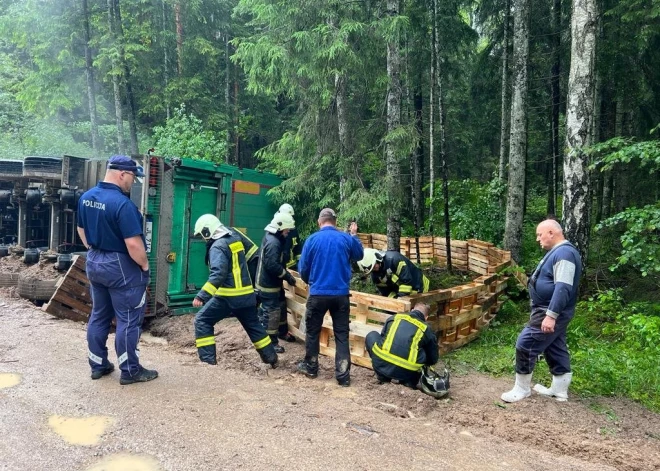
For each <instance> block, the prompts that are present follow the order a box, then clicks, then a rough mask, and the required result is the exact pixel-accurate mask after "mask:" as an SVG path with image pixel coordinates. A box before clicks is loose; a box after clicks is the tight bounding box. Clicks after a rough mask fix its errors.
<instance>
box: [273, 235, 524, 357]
mask: <svg viewBox="0 0 660 471" xmlns="http://www.w3.org/2000/svg"><path fill="white" fill-rule="evenodd" d="M358 237H359V238H360V241H361V242H362V245H363V247H365V248H375V249H377V250H386V248H387V236H385V235H383V234H358ZM446 247H447V245H446V242H445V239H444V238H441V237H420V238H419V255H420V259H421V261H422V263H428V262H433V263H435V264H437V265H439V266H446V262H447V260H446ZM400 251H401V253H402V254H404V255H405V256H407V257H408V258H410V259H411V260H413V262H415V261H416V259H417V252H418V248H417V242H416V241H415V238H412V237H402V238H401V245H400ZM451 256H452V263H453V265H454V266H455V267H457V268H462V269H469V270H471V271H473V272H476V273H478V274H480V275H481V276H479V277H478V278H476V279H475V280H474V281H472V282H471V283H466V284H464V285H461V286H456V287H454V288H451V289H440V290H434V291H430V292H428V293H421V294H416V295H414V296H410V297H404V298H399V299H391V298H385V297H383V296H378V295H372V294H366V293H360V292H357V291H351V324H350V326H351V331H350V335H349V342H350V348H351V361H352V362H353V363H355V364H357V365H361V366H365V367H367V368H371V360H370V358H369V354H368V353H367V351H366V349H365V347H364V339H365V337H366V336H367V335H368V334H369V332H372V331H374V330H378V331H380V330H381V328H382V325H383V324H384V322H385V321H386V320H387V318H388V317H389V316H391V315H392V314H396V313H398V312H409V311H410V309H411V308H412V307H413V306H414V305H415V304H416V303H418V302H424V303H427V304H429V305H430V306H431V313H430V314H429V318H428V320H427V323H428V325H429V326H430V328H432V329H433V330H434V331H435V333H436V335H437V337H438V344H439V347H440V351H441V352H442V353H446V352H448V351H451V350H454V349H456V348H459V347H461V346H463V345H465V344H467V343H469V342H471V341H472V340H474V339H475V338H477V336H478V335H479V332H480V331H481V330H482V329H484V328H485V327H486V326H488V325H489V324H490V322H491V320H492V319H493V318H494V317H495V316H496V314H497V311H498V310H499V308H500V307H501V305H502V303H503V300H502V297H503V294H504V293H505V292H506V289H507V287H508V284H509V277H508V276H505V275H503V274H502V273H501V272H502V271H503V270H504V269H506V268H507V267H510V266H515V263H514V262H513V261H512V260H511V255H510V253H509V252H507V251H505V250H501V249H498V248H497V247H495V246H494V245H493V244H491V243H488V242H483V241H479V240H476V239H470V240H468V241H461V240H452V241H451ZM294 276H296V279H297V284H296V286H295V287H291V286H289V285H288V284H286V283H285V288H286V296H287V306H288V311H289V315H288V320H289V326H290V330H291V332H292V333H293V334H294V335H295V336H296V337H298V338H300V339H303V340H304V338H305V333H304V322H303V318H304V316H305V303H306V301H307V297H308V287H307V285H306V284H305V283H304V282H303V281H302V280H300V279H299V277H298V276H297V274H296V273H294ZM515 278H516V279H517V280H518V281H519V282H520V283H521V284H523V287H524V286H526V277H525V275H524V274H521V273H520V274H517V275H516V276H515ZM320 344H321V349H320V351H321V354H322V355H329V356H334V354H335V344H334V334H333V332H332V319H331V318H330V316H329V315H328V314H326V316H325V319H324V322H323V327H322V331H321V335H320Z"/></svg>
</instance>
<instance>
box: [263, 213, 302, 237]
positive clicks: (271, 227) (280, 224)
mask: <svg viewBox="0 0 660 471" xmlns="http://www.w3.org/2000/svg"><path fill="white" fill-rule="evenodd" d="M295 227H296V222H295V221H294V220H293V217H292V216H291V215H290V214H286V213H275V216H273V220H272V221H270V223H269V224H268V225H267V226H266V228H265V230H267V231H268V232H270V233H271V234H275V233H276V232H277V231H285V230H287V229H294V228H295Z"/></svg>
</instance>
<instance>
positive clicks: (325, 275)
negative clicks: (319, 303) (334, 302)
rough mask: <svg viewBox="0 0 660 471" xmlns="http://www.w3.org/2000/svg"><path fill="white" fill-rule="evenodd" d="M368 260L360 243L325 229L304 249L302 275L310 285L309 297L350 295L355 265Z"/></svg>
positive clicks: (299, 266)
mask: <svg viewBox="0 0 660 471" xmlns="http://www.w3.org/2000/svg"><path fill="white" fill-rule="evenodd" d="M362 257H364V250H363V249H362V244H361V243H360V239H358V238H357V237H354V236H351V235H350V234H347V233H346V232H341V231H339V230H337V228H336V227H333V226H324V227H322V228H321V229H320V230H319V231H318V232H315V233H314V234H312V235H311V236H309V239H307V241H306V242H305V244H304V245H303V250H302V254H301V255H300V261H299V262H298V272H299V273H300V276H301V278H302V279H303V281H304V282H305V283H307V284H309V294H310V295H316V296H343V295H348V292H349V287H350V283H351V262H352V261H354V262H357V261H358V260H362Z"/></svg>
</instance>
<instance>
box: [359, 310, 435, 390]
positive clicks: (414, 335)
mask: <svg viewBox="0 0 660 471" xmlns="http://www.w3.org/2000/svg"><path fill="white" fill-rule="evenodd" d="M429 310H430V308H429V306H428V304H422V303H417V304H415V308H414V309H413V310H412V311H411V312H410V314H395V315H393V316H390V317H389V318H388V319H387V321H385V325H384V326H383V330H382V332H381V333H380V334H379V333H378V332H375V331H374V332H369V334H367V337H366V338H365V346H366V348H367V351H368V352H369V355H370V356H371V363H372V365H373V368H374V371H375V372H376V377H377V378H378V381H379V382H381V383H388V382H390V381H391V380H393V379H395V380H397V381H399V382H400V383H401V384H404V385H406V386H408V387H411V388H413V389H415V387H416V386H417V383H418V382H419V379H420V377H421V375H422V367H424V366H432V365H435V364H436V363H437V361H438V340H437V338H436V336H435V333H433V329H431V328H430V327H428V325H427V324H426V318H427V317H428V315H429Z"/></svg>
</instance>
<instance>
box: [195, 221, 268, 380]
mask: <svg viewBox="0 0 660 471" xmlns="http://www.w3.org/2000/svg"><path fill="white" fill-rule="evenodd" d="M194 235H196V236H197V235H201V236H202V237H203V238H204V239H205V240H207V241H213V243H212V244H211V245H210V247H209V249H208V255H207V258H208V260H209V278H208V281H207V282H206V283H205V284H204V286H202V289H201V290H200V291H199V293H197V296H195V299H194V300H193V306H194V307H202V306H203V307H202V309H200V310H199V311H198V312H197V315H196V316H195V339H196V340H195V344H196V345H197V353H198V354H199V359H200V360H202V361H203V362H205V363H209V364H211V365H215V364H216V363H217V360H216V349H215V336H214V334H213V327H214V326H215V324H216V323H218V322H220V321H221V320H222V319H225V318H227V317H230V316H235V317H236V318H237V319H238V321H239V322H240V323H241V325H242V326H243V329H245V332H247V334H248V336H249V337H250V340H251V341H252V343H253V344H254V348H256V349H257V352H259V356H260V357H261V360H262V361H263V362H264V363H268V364H270V365H271V366H272V367H273V368H275V367H276V366H277V354H276V353H275V350H274V348H273V344H272V343H271V340H270V337H269V336H268V335H267V334H266V331H265V330H264V328H263V326H262V325H261V324H260V323H259V320H258V319H257V298H256V295H255V293H254V288H253V286H252V280H251V279H250V274H249V273H248V267H247V262H246V256H245V247H244V245H243V242H242V238H241V235H240V234H239V233H238V232H236V231H232V230H230V229H228V228H227V227H226V226H224V225H223V224H222V223H221V222H220V220H219V219H218V218H217V217H215V216H214V215H212V214H204V215H203V216H200V217H199V219H197V222H196V223H195V230H194Z"/></svg>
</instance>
